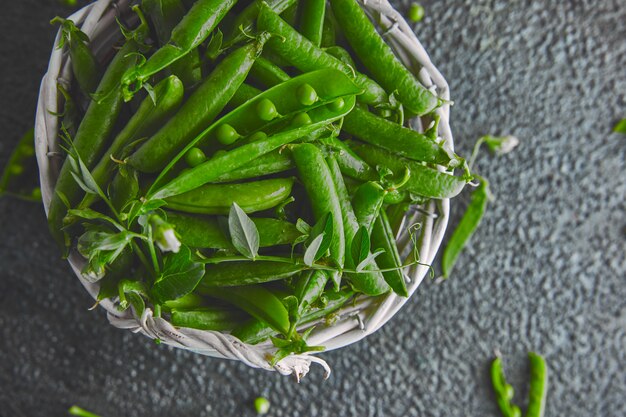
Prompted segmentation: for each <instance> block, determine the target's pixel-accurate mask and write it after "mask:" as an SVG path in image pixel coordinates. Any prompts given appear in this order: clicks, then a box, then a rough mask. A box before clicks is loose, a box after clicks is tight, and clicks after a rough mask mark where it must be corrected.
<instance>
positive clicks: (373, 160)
mask: <svg viewBox="0 0 626 417" xmlns="http://www.w3.org/2000/svg"><path fill="white" fill-rule="evenodd" d="M350 147H351V148H352V150H354V152H356V154H357V155H359V156H360V157H361V158H363V159H364V160H365V162H367V163H368V164H370V165H371V166H381V167H386V168H389V169H390V170H391V171H392V172H393V173H394V174H395V175H396V176H397V177H398V178H399V177H401V176H402V175H403V173H404V172H405V171H406V169H409V171H410V175H411V176H410V178H409V179H408V181H407V182H406V184H405V185H404V186H403V189H406V190H407V191H410V192H412V193H415V194H417V195H420V196H423V197H429V198H452V197H454V196H456V195H457V194H459V193H460V192H461V190H463V188H464V187H465V184H467V180H466V179H465V178H462V177H457V176H454V175H450V174H446V173H443V172H439V171H437V170H436V169H433V168H429V167H427V166H424V165H422V164H420V163H419V162H416V161H411V160H409V159H405V158H400V157H398V156H397V155H394V154H393V153H391V152H388V151H386V150H384V149H381V148H378V147H376V146H371V145H365V144H363V145H361V144H357V143H355V142H351V143H350Z"/></svg>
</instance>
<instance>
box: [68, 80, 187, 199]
mask: <svg viewBox="0 0 626 417" xmlns="http://www.w3.org/2000/svg"><path fill="white" fill-rule="evenodd" d="M183 95H184V87H183V84H182V82H181V81H180V80H179V79H178V78H177V77H176V76H174V75H172V76H169V77H167V78H165V79H164V80H162V81H161V82H159V83H158V84H157V85H156V86H155V87H154V91H153V96H152V97H150V96H148V97H146V98H145V99H144V100H143V101H142V102H141V104H140V105H139V108H138V109H137V111H136V112H135V113H134V114H133V116H132V117H131V118H130V120H129V121H128V123H126V126H124V128H123V129H122V130H121V131H120V132H119V133H118V134H117V135H116V136H115V139H113V142H112V143H111V145H110V146H109V148H108V149H107V151H106V152H105V153H104V155H103V156H102V158H101V159H100V162H98V164H97V165H96V166H95V168H94V169H93V170H92V172H91V175H92V176H93V178H94V180H95V181H96V182H97V183H98V185H99V186H100V188H101V189H103V190H104V189H106V184H107V183H108V182H109V181H110V179H111V178H112V177H113V175H114V173H115V172H114V166H115V162H114V161H113V159H117V160H120V159H122V158H123V156H122V155H121V152H122V151H123V149H124V147H125V146H127V145H129V144H130V143H132V142H133V141H135V140H137V139H140V138H142V137H144V136H146V135H150V134H152V133H154V131H155V130H157V129H158V127H159V126H160V125H161V123H163V120H167V119H168V118H169V117H170V116H171V115H172V114H173V113H174V112H175V111H176V110H177V109H178V107H179V106H180V104H181V103H182V100H183ZM97 198H98V197H97V196H96V195H95V194H88V195H86V196H85V198H83V201H82V202H81V203H80V205H79V207H80V208H84V207H89V206H90V205H91V204H92V203H93V202H95V201H96V200H97Z"/></svg>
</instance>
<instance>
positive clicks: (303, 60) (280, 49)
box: [257, 5, 388, 104]
mask: <svg viewBox="0 0 626 417" xmlns="http://www.w3.org/2000/svg"><path fill="white" fill-rule="evenodd" d="M257 24H258V27H259V29H261V30H265V31H268V32H270V33H272V34H274V35H276V36H274V37H273V38H272V39H270V40H269V41H268V45H267V46H268V48H270V49H271V50H272V51H274V52H275V53H277V54H278V55H279V56H280V57H282V58H283V59H286V60H287V61H289V62H290V63H291V64H292V65H294V66H295V67H297V68H298V69H300V70H301V71H315V70H318V69H322V68H333V69H336V70H339V71H341V72H343V73H344V74H346V75H348V76H352V77H354V82H355V84H356V85H358V86H359V87H360V88H362V89H363V92H362V94H361V95H360V96H359V98H360V99H361V100H363V102H365V103H368V104H382V103H385V102H387V100H388V98H387V93H385V90H383V89H382V88H381V87H380V86H379V85H378V84H376V83H375V82H374V81H372V80H371V79H369V78H367V77H366V76H365V75H363V74H360V73H356V72H355V71H354V69H353V68H350V67H349V66H347V65H346V64H344V63H343V62H341V61H340V60H338V59H337V58H335V57H333V56H331V55H329V54H327V53H326V52H324V51H323V50H322V49H320V48H318V47H316V46H315V45H313V44H312V43H311V42H310V41H309V40H308V39H306V38H305V37H304V36H302V35H300V34H299V33H298V32H297V31H296V30H295V29H293V28H292V27H291V26H289V25H288V24H287V23H285V22H284V21H283V20H282V19H281V18H280V16H278V15H277V14H276V13H274V12H273V11H272V10H271V9H270V8H269V7H267V6H264V5H261V6H260V11H259V18H258V21H257Z"/></svg>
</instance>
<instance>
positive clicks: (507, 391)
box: [491, 358, 522, 417]
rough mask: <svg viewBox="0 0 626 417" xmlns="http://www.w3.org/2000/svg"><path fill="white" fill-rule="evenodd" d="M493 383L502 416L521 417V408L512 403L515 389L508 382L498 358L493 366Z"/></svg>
mask: <svg viewBox="0 0 626 417" xmlns="http://www.w3.org/2000/svg"><path fill="white" fill-rule="evenodd" d="M491 383H492V385H493V390H494V391H495V394H496V400H497V402H498V406H499V407H500V411H502V415H504V417H521V415H522V413H521V411H520V409H519V407H518V406H516V405H515V404H513V403H512V402H511V400H512V399H513V395H514V391H513V387H512V386H510V385H509V384H507V382H506V379H505V377H504V371H503V370H502V360H501V359H500V358H496V359H495V360H494V361H493V363H492V364H491Z"/></svg>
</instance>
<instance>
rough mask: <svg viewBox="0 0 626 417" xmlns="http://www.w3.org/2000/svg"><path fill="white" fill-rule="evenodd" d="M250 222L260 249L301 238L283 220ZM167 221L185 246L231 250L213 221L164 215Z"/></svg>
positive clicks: (217, 223) (291, 225) (187, 216)
mask: <svg viewBox="0 0 626 417" xmlns="http://www.w3.org/2000/svg"><path fill="white" fill-rule="evenodd" d="M251 220H252V221H253V222H254V224H255V225H256V227H257V230H258V231H259V246H260V247H262V248H264V247H268V246H276V245H288V244H292V243H293V242H294V241H295V240H296V239H297V238H298V237H299V236H300V232H298V230H297V229H296V226H295V225H293V224H292V223H289V222H286V221H283V220H277V219H271V218H252V219H251ZM167 221H168V223H170V224H172V225H173V226H174V228H175V230H176V233H177V234H178V235H179V236H180V240H181V242H182V243H183V244H185V245H187V246H190V247H193V248H208V249H229V250H234V247H233V244H232V242H231V240H230V238H229V237H228V236H227V235H226V234H225V233H224V232H223V230H222V228H221V227H220V225H219V222H218V220H217V219H216V218H212V217H197V216H190V215H185V214H182V213H173V212H170V213H168V214H167Z"/></svg>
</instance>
